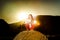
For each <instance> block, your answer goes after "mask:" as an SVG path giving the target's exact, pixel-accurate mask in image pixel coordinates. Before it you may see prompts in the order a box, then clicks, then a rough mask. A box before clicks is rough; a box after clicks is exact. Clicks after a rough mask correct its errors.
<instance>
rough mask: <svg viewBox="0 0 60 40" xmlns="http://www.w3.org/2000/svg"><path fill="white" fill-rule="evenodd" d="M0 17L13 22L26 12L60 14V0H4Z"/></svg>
mask: <svg viewBox="0 0 60 40" xmlns="http://www.w3.org/2000/svg"><path fill="white" fill-rule="evenodd" d="M0 6H1V7H0V8H1V11H0V19H1V18H2V19H4V20H5V21H7V23H9V24H11V23H14V22H18V21H20V20H19V16H21V14H22V13H24V14H33V15H52V16H60V1H2V2H1V5H0Z"/></svg>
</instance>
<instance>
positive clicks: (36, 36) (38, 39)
mask: <svg viewBox="0 0 60 40" xmlns="http://www.w3.org/2000/svg"><path fill="white" fill-rule="evenodd" d="M13 40H48V39H47V38H46V36H45V35H43V34H42V33H40V32H38V31H23V32H20V33H19V34H18V35H17V36H16V37H15V38H14V39H13Z"/></svg>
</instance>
